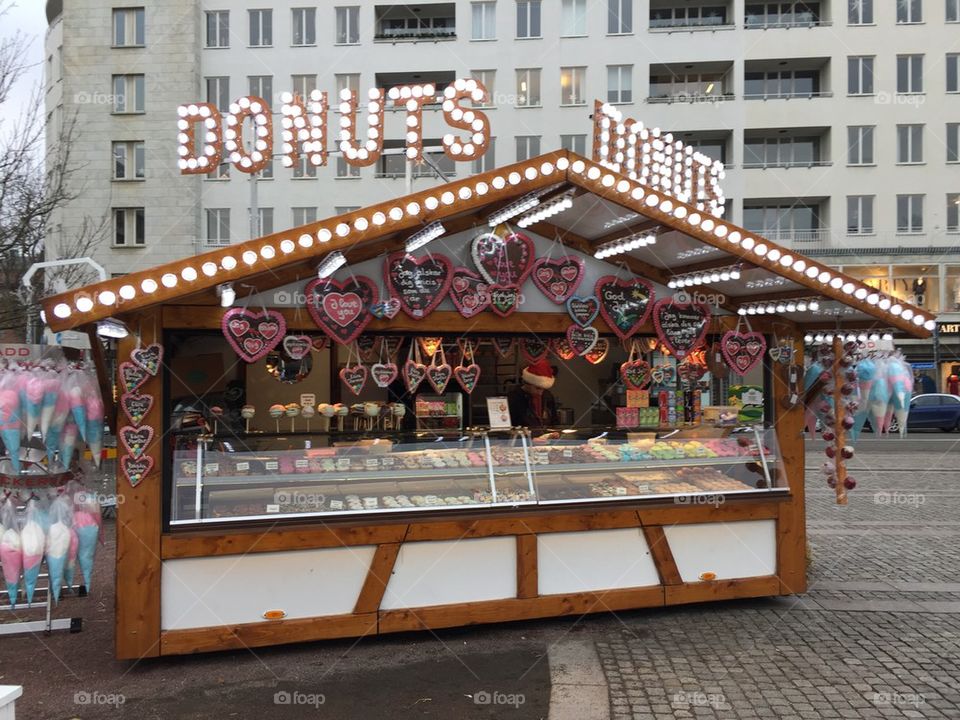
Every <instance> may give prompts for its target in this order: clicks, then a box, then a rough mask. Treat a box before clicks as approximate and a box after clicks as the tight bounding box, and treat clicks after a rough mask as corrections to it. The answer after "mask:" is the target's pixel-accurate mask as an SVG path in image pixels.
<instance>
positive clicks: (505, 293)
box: [490, 284, 522, 317]
mask: <svg viewBox="0 0 960 720" xmlns="http://www.w3.org/2000/svg"><path fill="white" fill-rule="evenodd" d="M521 297H522V296H521V295H520V288H519V287H517V286H516V285H497V284H493V285H491V286H490V309H491V310H493V312H494V313H496V314H497V315H499V316H500V317H507V315H510V314H512V313H513V311H514V310H516V309H517V307H518V306H519V305H520V301H521Z"/></svg>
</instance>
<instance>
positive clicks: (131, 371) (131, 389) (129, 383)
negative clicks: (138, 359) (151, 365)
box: [118, 360, 150, 393]
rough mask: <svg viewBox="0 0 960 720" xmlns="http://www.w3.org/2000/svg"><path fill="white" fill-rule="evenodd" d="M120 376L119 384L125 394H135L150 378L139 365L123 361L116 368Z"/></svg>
mask: <svg viewBox="0 0 960 720" xmlns="http://www.w3.org/2000/svg"><path fill="white" fill-rule="evenodd" d="M118 372H119V374H120V384H121V385H122V386H123V391H124V392H125V393H135V392H136V391H137V390H139V389H140V387H141V386H142V385H143V384H144V383H145V382H146V381H147V378H148V377H150V373H148V372H147V371H146V370H144V369H143V368H142V367H140V366H139V365H134V364H133V363H132V362H129V361H126V360H124V361H123V362H122V363H120V367H119V368H118Z"/></svg>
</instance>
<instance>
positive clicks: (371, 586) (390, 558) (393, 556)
mask: <svg viewBox="0 0 960 720" xmlns="http://www.w3.org/2000/svg"><path fill="white" fill-rule="evenodd" d="M399 554H400V543H388V544H386V545H379V546H377V550H376V552H375V553H374V554H373V560H371V561H370V569H369V570H368V571H367V579H366V580H364V582H363V587H362V588H360V596H359V597H358V598H357V604H356V605H355V606H354V608H353V612H354V614H355V615H356V614H360V613H368V612H376V611H377V610H379V609H380V603H381V602H382V601H383V594H384V593H385V592H386V591H387V583H388V582H389V581H390V575H391V574H392V573H393V567H394V565H396V564H397V555H399Z"/></svg>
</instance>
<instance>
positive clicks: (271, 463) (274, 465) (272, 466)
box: [263, 460, 280, 470]
mask: <svg viewBox="0 0 960 720" xmlns="http://www.w3.org/2000/svg"><path fill="white" fill-rule="evenodd" d="M263 467H264V469H265V470H279V469H280V463H279V462H277V461H276V460H267V461H266V462H265V463H263Z"/></svg>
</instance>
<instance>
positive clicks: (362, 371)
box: [340, 364, 367, 395]
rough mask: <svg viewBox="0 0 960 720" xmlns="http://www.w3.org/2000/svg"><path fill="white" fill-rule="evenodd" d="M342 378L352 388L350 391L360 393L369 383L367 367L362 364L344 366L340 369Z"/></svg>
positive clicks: (355, 393)
mask: <svg viewBox="0 0 960 720" xmlns="http://www.w3.org/2000/svg"><path fill="white" fill-rule="evenodd" d="M340 379H341V380H343V384H344V385H346V386H347V387H348V388H350V392H352V393H353V394H354V395H359V394H360V391H361V390H363V386H364V385H366V384H367V367H366V365H360V364H357V365H353V366H352V367H351V366H346V367H343V368H341V370H340Z"/></svg>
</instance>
